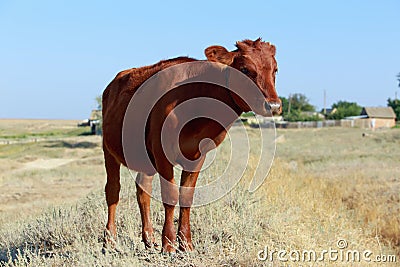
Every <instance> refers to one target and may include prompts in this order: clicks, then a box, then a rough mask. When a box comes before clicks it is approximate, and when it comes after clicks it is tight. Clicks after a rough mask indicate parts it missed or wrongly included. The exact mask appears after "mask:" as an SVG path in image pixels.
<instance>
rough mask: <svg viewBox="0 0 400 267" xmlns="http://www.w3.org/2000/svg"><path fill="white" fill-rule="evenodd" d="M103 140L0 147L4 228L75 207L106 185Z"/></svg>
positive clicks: (0, 200) (0, 218) (88, 138)
mask: <svg viewBox="0 0 400 267" xmlns="http://www.w3.org/2000/svg"><path fill="white" fill-rule="evenodd" d="M100 144H101V137H99V136H82V137H72V138H66V139H65V140H62V141H60V140H59V141H54V140H52V141H41V142H36V143H21V144H11V145H2V146H0V149H1V150H0V224H1V223H2V222H6V221H13V220H16V219H19V218H21V217H26V216H31V215H35V214H37V213H40V212H42V211H43V210H44V209H47V208H48V207H50V206H53V205H62V204H67V203H74V202H76V201H78V200H79V199H82V198H84V197H85V196H86V195H87V194H88V193H89V192H91V191H93V190H101V189H102V188H103V187H104V183H105V173H104V167H103V155H102V151H101V146H100Z"/></svg>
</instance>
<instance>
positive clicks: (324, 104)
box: [324, 90, 326, 115]
mask: <svg viewBox="0 0 400 267" xmlns="http://www.w3.org/2000/svg"><path fill="white" fill-rule="evenodd" d="M324 115H326V90H324Z"/></svg>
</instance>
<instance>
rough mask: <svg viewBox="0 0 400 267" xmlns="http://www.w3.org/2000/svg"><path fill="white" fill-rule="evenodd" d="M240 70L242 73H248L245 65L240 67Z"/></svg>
mask: <svg viewBox="0 0 400 267" xmlns="http://www.w3.org/2000/svg"><path fill="white" fill-rule="evenodd" d="M240 71H241V72H243V73H244V74H249V70H248V69H247V68H246V67H241V68H240Z"/></svg>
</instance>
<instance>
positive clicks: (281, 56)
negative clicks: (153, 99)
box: [0, 0, 400, 119]
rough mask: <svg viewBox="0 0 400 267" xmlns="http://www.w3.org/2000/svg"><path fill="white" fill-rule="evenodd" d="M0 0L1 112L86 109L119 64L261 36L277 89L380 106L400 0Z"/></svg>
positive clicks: (397, 61) (19, 114)
mask: <svg viewBox="0 0 400 267" xmlns="http://www.w3.org/2000/svg"><path fill="white" fill-rule="evenodd" d="M139 2H140V3H135V1H103V0H98V1H75V0H70V1H40V0H37V1H1V2H0V36H1V39H0V40H1V41H0V51H1V52H0V73H1V76H0V118H52V119H85V118H87V117H88V116H89V114H90V111H91V109H92V108H94V107H95V106H96V104H95V100H94V98H95V97H96V96H97V95H100V94H101V93H102V91H103V90H104V88H105V87H106V86H107V84H108V83H109V82H110V81H111V80H112V79H113V77H114V76H115V74H116V73H117V72H119V71H120V70H123V69H127V68H131V67H138V66H143V65H148V64H152V63H156V62H158V61H159V60H161V59H166V58H171V57H175V56H181V55H182V56H191V57H195V58H198V59H204V53H203V51H204V49H205V48H206V47H208V46H210V45H214V44H218V45H223V46H225V47H226V48H228V49H230V50H232V49H234V43H235V42H236V41H237V40H242V39H246V38H249V39H255V38H257V37H262V38H263V39H264V40H266V41H270V42H272V43H274V44H275V45H276V47H277V56H276V58H277V61H278V65H279V74H278V76H277V90H278V92H279V95H281V96H286V97H287V96H288V95H289V94H290V93H303V94H305V95H306V96H307V97H308V98H309V99H310V101H311V103H312V104H313V105H315V106H317V107H318V108H322V107H323V91H324V90H326V92H327V104H328V106H330V105H331V104H332V103H334V102H336V101H338V100H347V101H355V102H358V103H359V104H360V105H363V106H386V100H387V98H388V97H391V98H394V94H395V91H399V93H400V88H398V87H397V80H396V77H395V76H396V74H397V73H399V72H400V13H399V12H400V1H398V0H392V1H390V0H387V1H385V0H383V1H355V0H347V1H290V2H289V1H276V0H275V1H229V2H223V1H196V2H195V1H193V3H192V2H190V1H139Z"/></svg>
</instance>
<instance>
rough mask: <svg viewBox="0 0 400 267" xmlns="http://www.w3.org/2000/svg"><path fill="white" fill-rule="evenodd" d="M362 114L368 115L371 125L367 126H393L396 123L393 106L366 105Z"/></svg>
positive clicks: (367, 118) (373, 127)
mask: <svg viewBox="0 0 400 267" xmlns="http://www.w3.org/2000/svg"><path fill="white" fill-rule="evenodd" d="M360 115H361V116H366V118H364V120H367V121H368V122H369V123H368V125H369V127H367V128H372V129H375V128H391V127H393V126H395V125H396V114H395V113H394V111H393V109H392V107H365V108H363V109H362V111H361V114H360Z"/></svg>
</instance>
